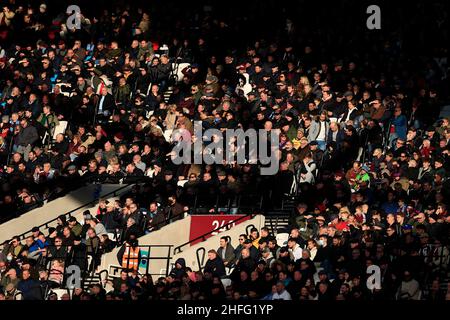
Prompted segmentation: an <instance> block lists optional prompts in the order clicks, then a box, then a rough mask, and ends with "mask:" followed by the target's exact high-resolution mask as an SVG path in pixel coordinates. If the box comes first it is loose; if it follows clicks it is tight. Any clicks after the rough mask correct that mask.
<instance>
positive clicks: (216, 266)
mask: <svg viewBox="0 0 450 320" xmlns="http://www.w3.org/2000/svg"><path fill="white" fill-rule="evenodd" d="M203 271H204V272H210V273H212V275H213V276H217V277H223V276H224V275H225V274H226V273H225V265H224V264H223V260H222V258H220V257H219V256H217V257H216V258H215V259H213V260H208V261H206V264H205V268H204V270H203Z"/></svg>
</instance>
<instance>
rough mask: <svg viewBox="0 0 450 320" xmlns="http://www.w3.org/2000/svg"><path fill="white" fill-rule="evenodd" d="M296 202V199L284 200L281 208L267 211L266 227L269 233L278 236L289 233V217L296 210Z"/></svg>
mask: <svg viewBox="0 0 450 320" xmlns="http://www.w3.org/2000/svg"><path fill="white" fill-rule="evenodd" d="M295 204H296V200H295V199H294V198H287V199H284V200H283V202H282V205H281V207H280V208H275V209H273V210H270V211H267V212H266V213H265V214H264V215H265V217H266V225H265V226H266V227H267V228H268V229H269V232H270V233H271V234H272V235H274V236H276V235H277V234H278V233H286V232H287V233H289V232H290V230H289V217H290V215H291V213H292V212H293V211H294V209H295Z"/></svg>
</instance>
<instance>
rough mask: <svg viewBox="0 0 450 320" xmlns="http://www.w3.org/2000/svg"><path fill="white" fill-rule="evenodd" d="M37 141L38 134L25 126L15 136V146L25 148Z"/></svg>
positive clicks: (33, 128)
mask: <svg viewBox="0 0 450 320" xmlns="http://www.w3.org/2000/svg"><path fill="white" fill-rule="evenodd" d="M38 139H39V135H38V132H37V130H36V128H35V127H33V126H31V125H29V124H28V125H27V126H26V127H25V128H22V129H20V132H19V134H18V136H17V145H19V146H25V147H26V146H27V145H29V144H30V145H33V144H34V143H35V142H36V141H37V140H38Z"/></svg>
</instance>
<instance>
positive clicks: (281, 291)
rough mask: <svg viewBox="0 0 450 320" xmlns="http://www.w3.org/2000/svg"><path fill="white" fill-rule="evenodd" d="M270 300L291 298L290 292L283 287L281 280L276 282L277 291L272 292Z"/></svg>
mask: <svg viewBox="0 0 450 320" xmlns="http://www.w3.org/2000/svg"><path fill="white" fill-rule="evenodd" d="M272 300H292V298H291V294H290V293H289V292H288V291H287V290H286V289H285V286H284V283H283V282H281V281H278V282H277V291H276V292H275V293H274V294H273V296H272Z"/></svg>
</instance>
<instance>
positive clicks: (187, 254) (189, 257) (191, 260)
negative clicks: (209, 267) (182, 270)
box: [172, 215, 265, 271]
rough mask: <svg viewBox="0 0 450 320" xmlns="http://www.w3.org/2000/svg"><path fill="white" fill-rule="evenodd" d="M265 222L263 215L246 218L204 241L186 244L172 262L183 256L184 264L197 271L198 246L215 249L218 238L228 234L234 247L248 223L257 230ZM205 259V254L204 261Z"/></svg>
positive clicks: (217, 245)
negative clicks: (191, 244) (190, 244)
mask: <svg viewBox="0 0 450 320" xmlns="http://www.w3.org/2000/svg"><path fill="white" fill-rule="evenodd" d="M264 223H265V217H264V216H263V215H257V216H255V217H254V218H253V219H250V220H246V221H244V222H242V223H240V224H238V225H236V226H235V227H233V228H232V229H230V230H228V231H224V232H221V233H219V234H217V235H215V236H213V237H211V238H208V239H207V240H206V241H204V242H201V243H198V244H196V245H193V246H191V247H188V246H186V247H185V248H182V249H184V250H183V251H182V252H181V253H178V254H176V255H174V256H173V257H172V262H173V263H174V262H175V261H176V260H177V259H178V258H184V259H185V260H186V266H187V267H190V268H192V270H193V271H198V270H199V269H200V268H199V265H198V262H197V254H196V253H197V249H198V248H201V247H203V248H205V250H206V253H207V252H208V250H211V249H214V250H217V249H218V248H219V240H220V238H221V237H223V236H230V237H231V244H232V246H233V247H235V248H236V246H238V245H239V235H240V234H243V233H244V234H245V233H246V230H247V227H248V226H250V225H253V226H255V227H256V228H257V229H258V230H261V228H262V227H264ZM206 259H207V254H206V256H205V262H206Z"/></svg>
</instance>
